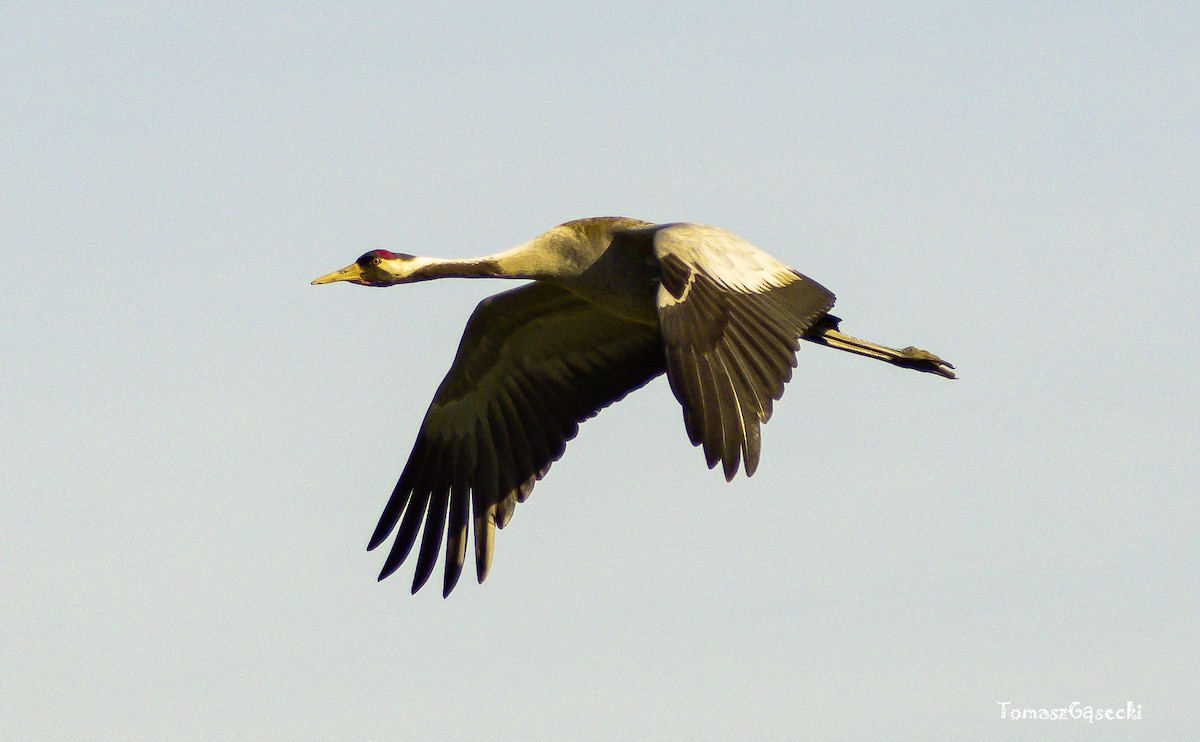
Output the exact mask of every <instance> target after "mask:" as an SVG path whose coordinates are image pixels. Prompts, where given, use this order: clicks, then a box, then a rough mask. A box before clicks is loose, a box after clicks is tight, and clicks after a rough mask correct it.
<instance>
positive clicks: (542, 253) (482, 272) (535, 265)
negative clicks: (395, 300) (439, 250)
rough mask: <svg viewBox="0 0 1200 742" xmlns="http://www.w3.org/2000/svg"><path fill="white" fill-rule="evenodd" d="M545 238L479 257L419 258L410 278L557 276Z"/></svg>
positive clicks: (419, 279) (552, 257) (544, 277)
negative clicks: (543, 242)
mask: <svg viewBox="0 0 1200 742" xmlns="http://www.w3.org/2000/svg"><path fill="white" fill-rule="evenodd" d="M549 247H550V246H549V245H545V244H542V240H541V239H540V238H539V239H534V240H531V241H530V242H527V243H525V244H524V245H519V246H517V247H514V248H512V249H511V250H505V251H504V252H498V253H495V254H494V255H485V256H483V257H480V258H465V259H452V258H425V257H421V258H416V260H417V261H419V263H418V264H417V265H416V266H414V267H413V269H412V273H411V274H410V275H409V280H411V281H425V280H428V279H432V278H533V279H546V278H553V277H555V276H557V275H558V273H559V271H557V270H555V268H556V267H557V266H556V265H555V261H554V257H555V254H554V252H553V251H552V250H550V249H549Z"/></svg>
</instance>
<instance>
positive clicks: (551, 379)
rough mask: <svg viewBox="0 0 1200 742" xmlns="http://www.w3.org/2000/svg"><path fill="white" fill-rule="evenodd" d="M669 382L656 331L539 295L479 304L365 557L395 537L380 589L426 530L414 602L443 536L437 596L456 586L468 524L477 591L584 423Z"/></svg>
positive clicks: (543, 289)
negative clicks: (641, 390)
mask: <svg viewBox="0 0 1200 742" xmlns="http://www.w3.org/2000/svg"><path fill="white" fill-rule="evenodd" d="M663 371H664V361H663V356H662V344H661V340H660V337H659V333H658V330H657V328H654V327H651V326H648V325H641V324H637V323H634V322H630V321H628V320H624V319H620V318H618V317H615V316H612V315H609V314H605V313H604V312H602V311H600V310H599V309H596V308H595V307H594V306H592V305H591V304H588V303H587V302H586V301H584V300H583V299H580V298H578V297H576V296H575V295H573V294H571V293H569V292H567V291H566V290H564V289H560V288H557V287H555V286H552V285H548V284H543V283H535V284H530V285H527V286H522V287H521V288H518V289H514V290H512V291H507V292H505V293H502V294H498V295H496V296H492V297H490V298H488V299H484V300H483V301H482V302H480V304H479V306H478V307H477V308H476V309H475V312H474V313H473V314H472V315H471V319H470V320H468V322H467V327H466V330H465V331H464V332H463V337H462V342H461V343H460V344H459V347H458V354H457V355H456V356H455V358H454V364H453V365H452V366H451V367H450V371H449V373H447V374H446V378H445V379H444V380H443V381H442V384H441V386H440V387H438V390H437V393H436V394H434V397H433V402H432V404H430V406H429V411H428V412H426V413H425V419H424V421H423V422H422V423H421V430H420V432H419V433H418V434H417V442H416V444H415V445H414V446H413V450H412V453H411V454H410V455H409V458H408V463H407V464H406V465H405V467H404V470H403V472H402V473H401V474H400V481H399V482H398V483H397V484H396V488H395V490H393V492H392V496H391V499H389V500H388V503H387V506H386V507H385V508H384V510H383V515H382V516H381V517H380V518H379V525H378V526H377V527H376V528H375V534H374V535H373V536H372V537H371V543H370V545H369V546H368V549H374V548H375V547H377V546H379V545H380V544H381V543H383V541H384V540H386V539H387V538H388V536H389V535H390V534H391V533H392V531H393V530H395V529H396V527H397V525H398V526H399V531H398V533H397V536H396V540H395V542H394V543H393V544H392V548H391V552H390V553H389V554H388V556H387V559H386V560H385V561H384V564H383V571H382V572H380V575H379V579H381V580H382V579H383V578H385V577H387V576H388V575H390V574H391V573H392V572H394V571H396V569H397V568H398V567H399V566H400V565H401V564H403V563H404V560H405V559H406V558H407V557H408V555H409V552H410V551H411V550H412V548H413V545H414V544H415V543H416V540H417V533H418V531H419V530H420V529H421V524H422V523H424V526H425V529H424V536H423V537H422V538H421V548H420V551H419V553H418V556H417V567H416V574H415V576H414V578H413V592H414V593H415V592H416V591H417V590H418V589H419V588H420V587H421V586H422V585H424V584H425V581H426V580H428V579H429V576H430V574H431V573H432V572H433V567H434V564H435V562H436V561H437V552H438V548H439V547H440V546H441V543H442V536H443V528H446V527H447V516H448V530H447V534H446V539H445V540H446V573H445V582H444V585H443V591H442V594H443V595H449V594H450V591H451V590H452V589H454V585H455V583H457V582H458V578H459V575H460V574H461V572H462V566H463V560H464V558H465V554H466V542H467V521H468V519H470V518H472V517H473V520H474V531H475V567H476V572H477V574H478V577H479V581H480V582H483V579H484V578H485V577H486V576H487V572H488V568H489V567H490V566H491V561H492V545H493V537H494V535H495V529H496V528H497V527H500V528H503V527H504V526H505V525H506V524H507V523H508V520H509V518H511V517H512V513H513V509H514V507H515V506H516V504H517V503H518V502H522V501H524V500H525V498H526V497H527V496H528V495H529V491H530V489H531V488H532V487H533V483H534V481H535V480H537V479H540V478H541V477H542V476H543V475H544V474H545V473H546V470H547V469H548V468H549V467H550V464H551V463H553V462H554V461H557V460H558V458H559V457H560V456H562V454H563V450H564V448H565V447H566V443H567V441H569V440H571V439H572V438H574V437H575V435H576V433H578V432H579V423H580V422H582V421H583V420H586V419H587V418H589V417H591V416H593V415H595V414H596V413H597V412H599V411H600V410H601V409H602V408H603V407H605V406H607V405H609V404H611V403H612V402H615V401H617V400H619V399H621V398H622V397H624V396H625V395H626V394H628V393H629V392H631V391H633V390H634V389H637V388H638V387H641V386H642V385H644V384H646V383H647V382H648V381H650V380H651V379H653V378H654V377H655V376H657V375H659V374H661V373H662V372H663Z"/></svg>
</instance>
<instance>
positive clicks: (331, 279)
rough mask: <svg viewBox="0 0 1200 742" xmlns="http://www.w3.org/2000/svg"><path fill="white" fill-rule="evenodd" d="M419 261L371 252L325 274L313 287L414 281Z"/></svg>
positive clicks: (391, 254) (396, 254)
mask: <svg viewBox="0 0 1200 742" xmlns="http://www.w3.org/2000/svg"><path fill="white" fill-rule="evenodd" d="M420 265H421V261H420V260H419V259H417V258H416V257H414V256H412V255H406V254H404V253H394V252H388V251H387V250H372V251H370V252H367V253H363V254H362V256H361V257H360V258H359V259H358V260H356V261H354V262H353V263H351V264H350V265H348V266H346V267H345V268H342V269H341V270H336V271H334V272H333V273H327V274H325V275H324V276H321V277H320V278H317V279H315V280H314V281H313V285H316V284H321V283H335V282H337V281H349V282H350V283H357V284H358V285H360V286H391V285H393V284H397V283H408V282H409V281H413V280H416V279H415V278H414V277H413V274H414V273H415V272H416V270H417V268H419V267H420Z"/></svg>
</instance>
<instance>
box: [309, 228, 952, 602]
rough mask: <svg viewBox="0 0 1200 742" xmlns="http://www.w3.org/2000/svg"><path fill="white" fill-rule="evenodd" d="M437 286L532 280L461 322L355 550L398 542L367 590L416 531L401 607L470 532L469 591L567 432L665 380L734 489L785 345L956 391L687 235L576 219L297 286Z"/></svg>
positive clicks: (789, 358)
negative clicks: (389, 485)
mask: <svg viewBox="0 0 1200 742" xmlns="http://www.w3.org/2000/svg"><path fill="white" fill-rule="evenodd" d="M452 277H453V278H515V279H532V281H533V283H529V284H526V285H523V286H521V287H519V288H516V289H513V290H511V291H505V292H503V293H500V294H496V295H495V296H491V297H489V298H487V299H484V300H483V301H482V302H480V303H479V306H478V307H476V309H475V311H474V313H472V315H471V318H470V319H469V320H468V321H467V326H466V329H465V330H464V332H463V336H462V340H461V342H460V343H459V346H458V353H457V355H456V356H455V358H454V363H453V364H452V365H451V366H450V371H449V373H447V374H446V378H445V379H444V380H443V381H442V383H441V386H439V387H438V389H437V392H436V393H435V394H434V396H433V402H432V403H431V404H430V406H429V410H428V411H427V412H426V413H425V419H424V420H423V421H422V423H421V429H420V431H419V432H418V433H417V440H416V443H415V445H414V446H413V450H412V453H411V454H410V455H409V457H408V463H407V464H406V465H405V466H404V469H403V471H402V473H401V474H400V480H399V482H398V483H397V484H396V487H395V489H394V490H393V491H392V495H391V497H390V499H389V500H388V502H387V505H386V506H385V507H384V510H383V514H382V516H380V518H379V524H378V526H376V528H375V532H374V534H373V535H372V536H371V541H370V544H369V545H368V547H367V548H368V549H369V550H370V549H374V548H376V547H377V546H379V545H380V544H382V543H383V542H384V541H386V540H387V539H388V537H389V536H390V535H391V534H392V532H393V531H396V538H395V541H394V542H393V543H392V547H391V550H390V552H389V553H388V555H387V558H386V559H385V560H384V563H383V569H382V571H381V572H380V574H379V579H380V580H382V579H384V578H385V577H387V576H388V575H390V574H392V573H393V572H395V571H396V569H397V568H399V567H400V565H401V564H402V563H403V562H404V560H405V559H407V558H408V556H409V554H410V553H411V552H412V549H413V547H414V546H415V545H416V543H417V538H418V535H420V537H421V538H420V540H421V545H420V549H419V550H418V554H417V565H416V569H415V573H414V578H413V585H412V590H413V592H414V593H415V592H416V591H417V590H419V589H420V588H421V586H422V585H424V584H425V582H426V581H427V580H428V579H429V577H430V575H431V574H432V573H433V569H434V566H435V564H436V562H437V555H438V551H439V549H440V547H441V545H442V543H443V541H444V543H445V545H446V557H445V574H444V581H443V587H442V595H443V596H448V595H449V594H450V591H451V590H453V589H454V586H455V584H457V582H458V578H459V576H460V575H461V573H462V568H463V561H464V559H465V558H466V550H467V529H468V523H472V524H473V531H474V534H475V539H474V541H475V570H476V575H477V577H478V579H479V581H480V582H483V580H484V578H485V577H487V574H488V570H489V569H490V567H491V563H492V550H493V545H494V543H493V542H494V538H495V530H496V529H497V528H503V527H504V526H505V525H506V524H507V523H508V522H509V519H511V518H512V515H513V510H514V509H515V507H516V505H517V503H519V502H524V500H525V499H526V498H527V497H528V496H529V493H530V490H531V489H532V488H533V485H534V482H536V481H538V480H539V479H541V478H542V477H543V476H544V475H545V474H546V471H547V470H548V469H549V468H550V464H551V463H553V462H554V461H557V460H558V459H559V457H561V456H562V454H563V450H564V449H565V447H566V443H567V441H569V440H571V439H572V438H574V437H575V435H576V433H578V431H579V423H581V422H583V421H584V420H586V419H588V418H590V417H592V416H593V415H595V414H596V413H597V412H599V411H600V410H601V409H602V408H604V407H606V406H608V405H609V404H612V403H613V402H616V401H617V400H620V399H621V398H623V397H624V396H625V395H626V394H628V393H629V392H631V391H633V390H635V389H638V388H640V387H642V386H643V385H645V384H646V383H647V382H649V381H650V380H651V379H653V378H655V377H656V376H658V375H659V374H662V373H664V372H665V373H666V375H667V381H668V382H669V383H670V386H671V391H672V392H674V394H675V398H676V399H678V400H679V403H680V405H682V406H683V422H684V428H685V429H686V430H687V434H688V437H689V438H690V439H691V441H692V444H693V445H697V446H701V447H702V448H703V450H704V456H705V459H706V460H707V462H708V466H709V468H713V467H715V466H716V465H717V464H718V463H720V464H721V465H722V467H723V470H724V473H725V478H726V480H731V479H733V477H734V475H735V474H736V473H737V471H738V467H739V464H741V465H743V466H744V467H745V472H746V475H747V476H750V475H752V474H754V471H755V469H757V468H758V461H759V448H760V434H759V425H760V424H761V423H764V422H766V421H767V419H768V418H770V416H771V405H772V402H773V401H774V400H777V399H779V398H780V397H781V396H782V395H783V387H784V384H785V383H786V382H787V381H788V380H789V379H790V378H791V375H792V369H793V368H794V367H795V366H796V351H797V350H798V349H799V345H800V344H799V342H798V340H807V341H809V342H813V343H818V344H820V345H825V346H828V347H830V348H836V349H838V350H845V351H849V352H851V353H857V354H859V355H864V356H868V357H870V358H877V359H879V360H882V361H887V362H888V363H892V364H894V365H897V366H901V367H904V368H910V369H914V370H917V371H925V372H929V373H933V374H938V375H939V376H944V377H946V378H950V379H953V378H954V372H953V371H952V370H951V369H952V368H954V367H953V366H952V365H951V364H949V363H947V362H946V361H944V360H942V359H941V358H938V357H937V356H935V355H933V354H932V353H929V352H928V351H924V350H921V349H919V348H914V347H911V346H910V347H907V348H903V349H899V350H898V349H895V348H889V347H886V346H883V345H877V344H875V343H871V342H867V341H865V340H860V339H858V338H855V337H851V336H850V335H846V334H844V333H842V332H841V331H840V330H839V329H838V325H839V323H840V320H839V319H838V318H837V317H835V316H833V315H832V314H829V310H830V309H831V308H832V307H833V301H834V296H833V294H832V293H831V292H830V291H829V290H828V289H826V288H825V287H824V286H822V285H821V284H819V283H817V282H816V281H814V280H812V279H811V278H809V277H807V276H805V275H802V274H801V273H799V272H797V271H795V270H793V269H791V268H789V267H788V266H786V265H784V264H783V263H781V262H780V261H778V260H776V259H775V258H773V257H771V256H770V255H768V254H766V253H765V252H763V251H761V250H759V249H758V248H756V247H754V246H753V245H751V244H750V243H749V242H746V241H745V240H743V239H741V238H740V237H737V236H736V235H733V234H731V233H729V232H727V231H725V230H723V229H720V228H718V227H712V226H707V225H703V224H691V223H676V224H653V223H650V222H644V221H640V220H638V219H628V218H624V217H593V218H589V219H579V220H576V221H570V222H566V223H565V224H560V225H559V226H557V227H555V228H553V229H551V230H550V231H548V232H545V233H544V234H541V235H539V236H537V237H534V238H533V239H532V240H530V241H529V242H526V243H525V244H523V245H519V246H517V247H514V248H512V249H510V250H506V251H504V252H499V253H495V254H493V255H488V256H485V257H480V258H471V259H465V260H451V259H443V258H431V257H419V256H416V255H407V254H404V253H393V252H389V251H387V250H372V251H370V252H368V253H366V254H364V255H362V256H361V257H360V258H359V259H358V260H357V261H355V262H354V263H352V264H350V265H348V266H346V267H345V268H342V269H341V270H338V271H334V272H333V273H330V274H328V275H324V276H321V277H320V278H318V279H316V280H314V281H313V283H314V284H324V283H334V282H336V281H349V282H351V283H357V284H360V285H362V286H393V285H395V284H402V283H413V282H416V281H427V280H430V279H434V278H452ZM422 524H423V525H424V533H423V535H422V534H421V533H420V532H421V527H422ZM443 536H444V538H443Z"/></svg>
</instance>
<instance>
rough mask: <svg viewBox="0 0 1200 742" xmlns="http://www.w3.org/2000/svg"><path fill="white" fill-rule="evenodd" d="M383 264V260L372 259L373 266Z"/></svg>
mask: <svg viewBox="0 0 1200 742" xmlns="http://www.w3.org/2000/svg"><path fill="white" fill-rule="evenodd" d="M382 262H383V258H371V265H379V264H380V263H382Z"/></svg>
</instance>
